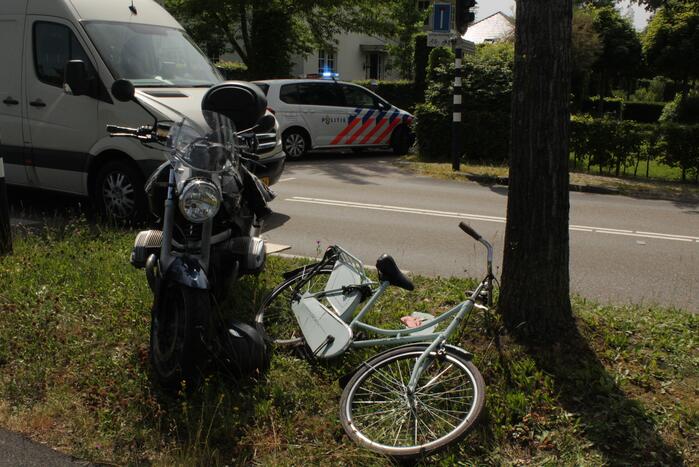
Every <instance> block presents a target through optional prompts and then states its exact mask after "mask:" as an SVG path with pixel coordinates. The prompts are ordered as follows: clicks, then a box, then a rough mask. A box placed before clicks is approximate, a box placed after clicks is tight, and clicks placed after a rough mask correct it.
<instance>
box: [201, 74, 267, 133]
mask: <svg viewBox="0 0 699 467" xmlns="http://www.w3.org/2000/svg"><path fill="white" fill-rule="evenodd" d="M201 109H202V110H203V111H210V112H216V113H219V114H221V115H223V116H225V117H228V118H229V119H231V121H232V122H233V123H234V124H235V128H236V130H246V129H248V128H252V127H253V126H255V125H256V124H257V123H258V122H259V120H260V119H261V118H262V117H263V116H264V115H265V112H266V111H267V98H266V97H265V95H264V93H263V92H262V90H261V89H260V88H259V87H258V86H256V85H254V84H252V83H246V82H244V81H226V82H224V83H220V84H217V85H215V86H213V87H212V88H211V89H209V91H208V92H207V93H206V94H205V95H204V98H203V99H202V102H201ZM205 115H206V112H205Z"/></svg>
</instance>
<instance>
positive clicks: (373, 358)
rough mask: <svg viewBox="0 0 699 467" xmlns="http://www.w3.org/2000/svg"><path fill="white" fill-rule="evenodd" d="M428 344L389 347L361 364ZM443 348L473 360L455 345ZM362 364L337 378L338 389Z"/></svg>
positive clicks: (419, 343)
mask: <svg viewBox="0 0 699 467" xmlns="http://www.w3.org/2000/svg"><path fill="white" fill-rule="evenodd" d="M430 344H431V342H416V343H412V344H405V345H399V346H398V347H390V348H388V349H386V350H384V351H382V352H379V353H377V354H376V355H374V356H373V357H371V358H369V359H368V360H366V362H363V363H371V362H372V361H374V360H376V359H378V358H380V357H383V356H384V355H386V354H387V353H389V352H393V351H394V350H396V349H405V348H408V347H423V348H427V347H429V345H430ZM444 347H445V348H446V350H447V353H453V354H457V355H459V356H460V357H462V358H463V359H464V360H471V359H472V358H473V354H472V353H471V352H468V351H466V350H464V349H462V348H461V347H457V346H455V345H450V344H447V345H445V346H444ZM363 363H362V364H363ZM362 364H360V365H358V366H357V367H355V368H354V369H353V370H352V371H350V372H349V373H347V374H345V375H343V376H341V377H340V378H338V380H337V383H338V384H339V385H340V388H341V389H344V388H345V386H347V383H349V382H350V380H351V379H352V377H353V376H354V375H355V374H356V373H357V371H359V369H360V368H361V367H362Z"/></svg>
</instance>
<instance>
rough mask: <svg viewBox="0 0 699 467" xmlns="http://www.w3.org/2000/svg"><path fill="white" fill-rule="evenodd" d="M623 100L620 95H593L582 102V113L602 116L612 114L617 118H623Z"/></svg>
mask: <svg viewBox="0 0 699 467" xmlns="http://www.w3.org/2000/svg"><path fill="white" fill-rule="evenodd" d="M622 104H623V100H622V99H620V98H618V97H605V98H601V97H600V96H592V97H588V98H587V99H585V100H584V101H583V103H582V107H581V109H580V110H581V111H582V113H586V114H592V115H595V116H602V115H605V114H611V115H612V116H614V117H616V118H621V107H622Z"/></svg>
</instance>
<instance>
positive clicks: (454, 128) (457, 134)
mask: <svg viewBox="0 0 699 467" xmlns="http://www.w3.org/2000/svg"><path fill="white" fill-rule="evenodd" d="M457 41H458V38H457ZM454 53H455V55H456V60H455V61H454V111H453V112H454V114H453V116H452V121H451V169H452V170H453V171H454V172H458V171H459V170H461V152H462V138H461V132H462V131H463V128H462V126H461V109H462V104H461V61H462V59H463V56H464V55H463V49H462V48H461V46H460V45H459V44H458V42H456V43H455V45H454Z"/></svg>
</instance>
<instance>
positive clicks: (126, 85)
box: [112, 79, 136, 102]
mask: <svg viewBox="0 0 699 467" xmlns="http://www.w3.org/2000/svg"><path fill="white" fill-rule="evenodd" d="M112 95H113V96H114V98H115V99H116V100H118V101H121V102H129V101H132V100H133V98H134V96H135V95H136V89H135V88H134V86H133V83H132V82H131V81H129V80H128V79H118V80H116V81H114V84H112Z"/></svg>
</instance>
